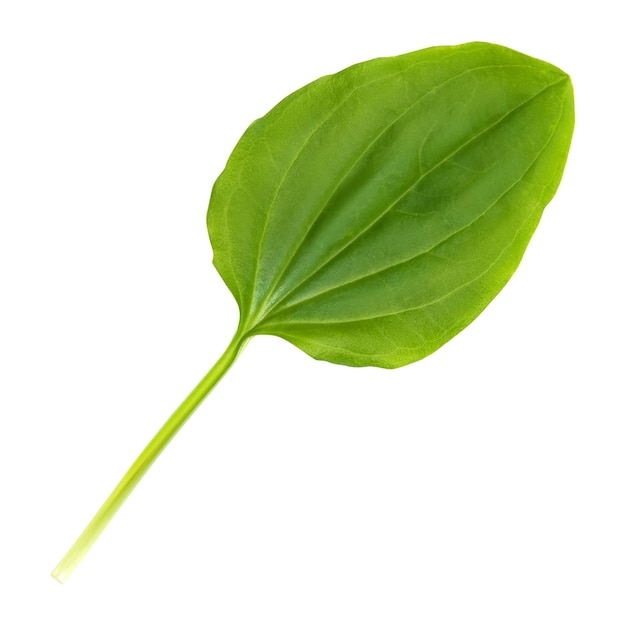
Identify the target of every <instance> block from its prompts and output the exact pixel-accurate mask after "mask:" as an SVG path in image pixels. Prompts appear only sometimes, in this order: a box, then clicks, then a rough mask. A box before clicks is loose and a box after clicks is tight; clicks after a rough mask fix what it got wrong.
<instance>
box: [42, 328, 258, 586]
mask: <svg viewBox="0 0 626 626" xmlns="http://www.w3.org/2000/svg"><path fill="white" fill-rule="evenodd" d="M247 341H248V337H247V336H246V334H245V332H244V331H243V330H242V327H241V326H240V327H239V329H238V330H237V332H236V333H235V336H234V337H233V339H232V341H231V342H230V344H229V345H228V347H227V348H226V350H225V351H224V354H222V356H221V357H220V358H219V359H218V360H217V362H216V363H215V365H214V366H213V367H212V368H211V369H210V370H209V372H208V374H207V375H206V376H205V377H204V378H203V379H202V380H201V381H200V382H199V383H198V384H197V385H196V387H195V388H194V389H193V391H192V392H191V393H190V394H189V395H188V396H187V397H186V398H185V400H183V402H182V403H181V405H180V406H179V407H178V408H177V409H176V410H175V411H174V413H173V414H172V415H171V417H170V418H169V419H168V420H167V421H166V422H165V424H163V426H162V427H161V429H160V430H159V432H158V433H157V434H156V435H155V436H154V437H153V439H152V440H151V441H150V443H149V444H148V445H147V446H146V447H145V449H144V450H143V452H142V453H141V454H140V455H139V456H138V457H137V459H136V461H135V462H134V463H133V464H132V466H131V467H130V469H129V470H128V471H127V472H126V474H124V477H123V478H122V480H120V482H119V483H118V484H117V486H116V487H115V489H114V490H113V491H112V492H111V495H110V496H109V497H108V498H107V500H106V501H105V503H104V504H103V505H102V506H101V507H100V509H99V510H98V512H97V513H96V514H95V515H94V517H93V519H92V520H91V521H90V522H89V524H88V525H87V527H86V528H85V530H84V531H83V533H82V534H81V535H80V537H79V538H78V539H77V540H76V542H75V543H74V545H73V546H72V547H71V548H70V549H69V551H68V552H67V554H66V555H65V556H64V557H63V559H62V560H61V562H60V563H59V564H58V565H57V566H56V568H55V569H54V571H53V572H52V576H53V578H55V579H56V580H57V581H59V582H60V583H64V582H65V581H66V580H67V579H68V578H69V576H70V575H71V573H72V572H73V571H74V569H75V568H76V567H77V566H78V564H79V563H80V562H81V561H82V559H83V557H84V556H85V555H86V554H87V552H89V549H90V548H91V546H92V545H93V544H94V543H95V541H96V540H97V539H98V537H99V536H100V534H101V533H102V531H103V530H104V529H105V528H106V527H107V524H108V523H109V522H110V521H111V520H112V519H113V517H114V515H115V513H117V511H118V509H119V508H120V507H121V506H122V504H123V503H124V501H125V500H126V498H128V496H129V495H130V494H131V493H132V491H133V489H134V488H135V487H136V486H137V485H138V484H139V481H140V480H141V479H142V478H143V476H144V474H145V473H146V472H147V471H148V469H149V468H150V466H151V465H152V464H153V463H154V461H155V460H156V459H157V457H158V456H159V454H161V452H162V451H163V450H164V448H165V447H166V446H167V444H168V443H169V442H170V441H171V440H172V439H173V438H174V435H175V434H176V433H177V432H178V431H179V430H180V428H181V427H182V426H183V424H184V423H185V422H186V421H187V420H188V419H189V417H190V416H191V414H192V413H193V412H194V411H195V410H196V409H197V408H198V406H200V404H201V403H202V401H203V400H204V399H205V398H206V397H207V395H208V394H209V392H210V391H211V390H212V389H213V387H215V385H216V384H217V383H218V382H219V381H220V380H221V378H222V377H223V376H224V374H226V372H227V371H228V370H229V368H230V367H231V365H232V364H233V363H234V362H235V359H236V358H237V356H238V355H239V353H240V352H241V350H242V349H243V347H244V346H245V344H246V343H247Z"/></svg>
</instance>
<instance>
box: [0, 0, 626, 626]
mask: <svg viewBox="0 0 626 626" xmlns="http://www.w3.org/2000/svg"><path fill="white" fill-rule="evenodd" d="M617 6H618V3H614V2H608V1H602V0H600V1H596V2H593V3H573V4H572V3H568V4H566V3H564V2H550V0H542V1H526V2H523V3H507V2H502V1H499V2H487V1H486V0H475V1H473V2H428V3H420V2H416V1H411V2H400V1H396V0H385V1H384V2H363V1H361V2H342V1H341V0H334V1H332V2H325V1H316V2H310V3H296V2H293V3H280V2H273V1H264V2H258V3H248V4H246V3H243V2H238V1H234V2H228V3H225V2H221V3H209V2H205V3H199V2H198V3H191V2H180V1H179V2H171V3H162V2H146V3H139V2H101V3H97V2H62V1H56V2H39V3H36V2H24V1H15V2H10V1H8V2H7V1H4V2H3V3H2V4H1V9H0V623H2V624H7V626H22V625H29V626H30V625H33V624H46V625H48V626H60V625H63V626H66V625H70V626H74V625H81V626H82V625H85V624H86V625H90V626H92V625H93V626H99V625H101V624H102V625H105V624H106V625H109V624H117V625H121V626H125V625H131V624H133V625H134V624H148V623H153V624H160V623H164V624H165V623H168V624H185V625H189V626H195V625H201V624H202V625H205V624H219V625H228V626H240V625H246V626H247V625H251V624H254V625H257V624H258V625H265V624H268V625H269V624H271V625H272V626H281V625H290V626H292V625H309V624H311V625H312V624H315V625H318V624H324V625H325V626H335V625H337V626H339V625H341V626H345V625H347V624H359V625H364V626H369V625H382V624H385V625H386V624H393V625H394V626H404V625H413V624H427V625H437V626H439V625H441V626H452V625H454V626H457V625H459V624H464V625H466V624H470V625H473V624H476V625H478V624H479V625H480V626H491V625H493V626H496V625H497V626H502V625H507V626H509V625H518V624H519V625H522V624H523V625H527V624H533V626H542V625H546V626H548V625H550V626H554V625H559V624H567V625H568V626H572V625H582V624H585V625H586V624H594V625H595V624H602V625H603V626H613V625H618V624H619V625H622V626H623V624H624V623H626V592H625V589H626V531H625V529H626V504H625V493H626V489H625V488H626V454H625V452H624V451H625V446H626V424H625V421H626V410H625V409H626V406H625V402H624V349H625V348H626V342H625V341H624V332H623V320H624V317H625V313H626V311H625V310H624V308H625V307H624V305H623V303H622V300H621V298H622V293H623V291H624V269H625V268H624V253H623V246H624V235H623V234H624V228H625V226H626V220H625V217H624V209H625V208H626V207H625V206H624V203H625V202H624V191H623V189H624V178H625V177H624V165H625V163H624V148H623V146H624V145H625V141H626V137H625V136H624V124H623V107H624V93H623V86H622V83H623V80H622V78H623V66H624V64H623V62H624V48H623V41H622V39H623V30H622V25H623V20H622V18H620V17H618V16H617V14H616V13H615V12H614V9H613V8H612V7H617ZM577 7H581V8H577ZM472 40H482V41H491V42H495V43H501V44H504V45H507V46H509V47H512V48H515V49H518V50H520V51H522V52H525V53H527V54H531V55H533V56H537V57H539V58H542V59H544V60H546V61H550V62H552V63H554V64H555V65H557V66H559V67H561V68H562V69H564V70H565V71H567V72H568V73H570V74H571V76H572V78H573V82H574V87H575V90H576V106H577V127H576V132H575V137H574V142H573V144H572V150H571V154H570V159H569V163H568V166H567V169H566V172H565V176H564V178H563V182H562V185H561V188H560V190H559V192H558V194H557V197H556V198H555V199H554V201H553V202H552V203H551V204H550V206H549V207H548V208H547V210H546V212H545V214H544V218H543V220H542V222H541V224H540V226H539V229H538V231H537V233H536V235H535V237H534V239H533V241H532V242H531V244H530V246H529V248H528V251H527V254H526V257H525V258H524V261H523V262H522V265H521V267H520V269H519V270H518V272H517V274H516V275H515V276H514V278H513V279H512V280H511V282H510V283H509V285H508V286H507V287H506V288H505V289H504V291H503V292H502V293H501V294H500V296H499V297H498V298H497V299H496V300H495V301H494V302H493V304H492V305H490V306H489V307H488V309H487V310H486V311H485V312H484V314H483V315H481V317H480V318H479V319H478V320H477V321H476V322H475V323H473V324H472V325H471V326H470V327H469V328H468V329H467V330H465V331H464V332H463V333H461V334H460V335H459V336H458V337H457V338H455V339H454V340H453V341H451V342H450V343H449V344H447V345H446V346H445V347H443V348H442V349H441V350H440V351H438V352H437V353H435V354H434V355H432V356H431V357H429V358H428V359H426V360H424V361H421V362H419V363H416V364H413V365H410V366H408V367H405V368H402V369H399V370H395V371H383V370H376V369H371V368H367V369H350V368H345V367H339V366H333V365H329V364H326V363H319V362H316V361H314V360H312V359H310V358H309V357H307V356H306V355H305V354H303V353H301V352H299V351H298V350H297V349H296V348H294V347H292V346H291V345H289V344H287V343H286V342H283V341H281V340H279V339H276V338H270V337H267V338H257V339H254V340H253V341H252V342H251V344H250V345H249V346H248V348H247V349H246V351H245V352H244V353H243V355H242V356H241V358H240V359H239V361H238V362H237V364H236V365H235V367H234V368H233V369H232V370H231V372H230V373H229V374H228V375H227V377H226V378H225V379H224V380H223V381H222V383H220V385H219V386H218V388H217V389H216V390H215V391H214V393H213V394H212V395H211V396H210V397H209V398H208V399H207V401H206V402H205V403H204V404H203V406H202V407H201V408H200V409H199V410H198V411H197V413H196V414H195V415H194V416H193V418H192V420H191V421H190V422H189V423H188V424H187V425H186V426H185V428H184V429H183V431H181V433H180V434H179V436H178V437H177V438H176V440H175V441H174V442H173V443H172V444H171V445H170V446H169V448H168V449H167V450H166V451H165V453H164V454H163V455H162V456H161V458H160V459H159V460H158V461H157V463H156V464H155V466H154V467H153V468H152V470H151V471H150V472H149V474H148V475H147V476H146V478H145V479H144V481H143V482H142V484H141V485H140V487H139V488H138V489H137V490H136V491H135V493H134V494H133V495H132V496H131V498H130V499H129V501H128V502H127V504H126V505H125V506H124V508H123V509H122V510H121V511H120V513H119V514H118V516H117V517H116V519H115V520H114V522H113V523H112V524H111V525H110V527H109V528H108V529H107V531H106V532H105V533H104V534H103V536H102V537H101V538H100V540H99V542H98V543H97V545H96V546H95V547H94V549H93V550H92V551H91V553H90V554H89V556H88V557H87V558H86V559H85V560H84V562H83V563H82V565H81V566H80V567H79V569H77V570H76V572H75V573H74V576H73V577H72V578H71V579H70V581H69V582H68V583H67V584H66V585H64V586H60V585H59V584H57V583H56V582H55V581H54V580H53V579H52V578H51V577H50V575H49V573H50V571H51V570H52V568H53V567H54V565H55V564H56V563H57V561H58V560H59V559H60V558H61V556H62V555H63V554H64V552H65V551H66V550H67V548H69V546H70V545H71V543H72V542H73V540H74V539H75V538H76V536H77V535H78V534H79V532H80V531H81V530H82V528H83V527H84V525H85V524H86V523H87V521H88V520H89V519H90V518H91V516H92V514H93V513H94V512H95V510H96V509H97V508H98V507H99V505H100V504H101V503H102V501H103V500H104V498H105V497H106V496H107V495H108V493H109V491H110V490H111V489H112V487H113V486H114V484H115V483H116V482H117V480H118V479H119V478H120V477H121V475H122V474H123V472H124V471H125V470H126V469H127V467H128V466H129V464H130V463H131V462H132V460H133V459H134V458H135V457H136V455H137V454H138V453H139V452H140V451H141V449H142V448H143V446H144V445H145V444H146V443H147V441H148V440H149V439H150V437H151V436H152V435H153V434H154V432H155V431H156V430H157V429H158V428H159V427H160V425H161V424H162V422H163V421H164V420H165V419H166V418H167V417H168V415H169V413H170V412H171V411H172V410H173V409H174V408H175V407H176V406H177V405H178V403H179V402H180V401H181V400H182V399H183V398H184V397H185V395H186V394H187V393H188V391H189V390H190V389H191V388H192V387H193V386H194V385H195V383H196V382H197V381H198V380H199V379H200V378H201V377H202V376H203V375H204V373H205V372H206V371H207V370H208V368H209V367H210V366H211V364H212V363H213V362H214V360H215V359H216V358H217V357H218V356H219V354H220V353H221V351H222V349H223V348H224V347H225V346H226V344H227V343H228V341H229V339H230V336H231V334H232V333H233V332H234V330H235V327H236V323H237V310H236V306H235V303H234V300H233V298H232V297H231V295H230V294H229V293H228V291H227V289H226V288H225V286H224V285H223V283H222V282H221V280H220V278H219V276H218V275H217V272H216V271H215V270H214V268H213V267H212V265H211V250H210V246H209V242H208V238H207V235H206V230H205V223H204V220H205V211H206V205H207V203H208V199H209V194H210V190H211V186H212V183H213V181H214V179H215V178H216V176H217V175H218V174H219V172H220V171H221V169H222V168H223V166H224V163H225V161H226V158H227V157H228V155H229V153H230V151H231V150H232V148H233V147H234V145H235V143H236V141H237V139H238V138H239V136H240V135H241V133H242V132H243V131H244V129H245V128H246V127H247V125H248V124H249V123H250V122H251V121H252V120H253V119H255V118H256V117H259V116H260V115H262V114H264V113H265V112H266V111H267V110H268V109H269V108H270V107H271V106H273V105H274V104H275V103H276V102H277V101H278V100H280V99H281V98H282V97H283V96H285V95H286V94H288V93H289V92H291V91H293V90H294V89H296V88H298V87H300V86H301V85H303V84H305V83H307V82H309V81H311V80H313V79H315V78H317V77H318V76H321V75H323V74H327V73H331V72H335V71H338V70H340V69H342V68H344V67H346V66H348V65H351V64H352V63H355V62H358V61H363V60H366V59H369V58H372V57H377V56H385V55H393V54H400V53H403V52H408V51H411V50H415V49H419V48H424V47H427V46H431V45H440V44H455V43H463V42H465V41H472Z"/></svg>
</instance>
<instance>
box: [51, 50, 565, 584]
mask: <svg viewBox="0 0 626 626" xmlns="http://www.w3.org/2000/svg"><path fill="white" fill-rule="evenodd" d="M573 127H574V101H573V94H572V85H571V82H570V80H569V77H568V76H567V75H566V74H564V73H563V72H562V71H561V70H559V69H557V68H556V67H554V66H552V65H549V64H548V63H544V62H543V61H538V60H537V59H533V58H531V57H528V56H525V55H523V54H520V53H519V52H515V51H513V50H509V49H507V48H503V47H501V46H495V45H492V44H486V43H472V44H466V45H462V46H454V47H446V48H430V49H428V50H421V51H419V52H413V53H411V54H406V55H403V56H398V57H392V58H386V59H375V60H373V61H368V62H366V63H361V64H360V65H355V66H353V67H350V68H348V69H346V70H344V71H343V72H339V73H338V74H335V75H334V76H326V77H324V78H320V79H319V80H317V81H315V82H313V83H311V84H310V85H307V86H306V87H304V88H302V89H300V90H299V91H296V92H295V93H294V94H292V95H290V96H289V97H287V98H285V100H283V101H282V102H280V103H279V104H278V105H277V106H276V107H275V108H274V109H272V110H271V111H270V112H269V113H268V114H267V115H266V116H265V117H263V118H261V119H260V120H257V121H256V122H255V123H254V124H252V126H250V128H249V129H248V130H247V131H246V132H245V134H244V135H243V137H242V138H241V140H240V141H239V143H238V144H237V146H236V148H235V150H234V152H233V153H232V155H231V157H230V159H229V161H228V163H227V165H226V169H225V170H224V172H223V173H222V174H221V176H220V177H219V179H218V180H217V181H216V183H215V187H214V189H213V194H212V196H211V202H210V205H209V211H208V215H207V221H208V227H209V235H210V237H211V241H212V242H213V249H214V253H215V257H214V262H215V266H216V267H217V269H218V271H219V272H220V274H221V276H222V277H223V279H224V281H225V282H226V284H227V285H228V287H229V288H230V290H231V291H232V293H233V295H234V296H235V298H236V299H237V302H238V304H239V308H240V313H241V319H240V322H239V327H238V329H237V332H236V333H235V336H234V337H233V339H232V341H231V343H230V344H229V346H228V347H227V348H226V350H225V352H224V354H223V355H222V356H221V357H220V359H219V360H218V361H217V362H216V363H215V365H214V366H213V367H212V368H211V370H209V372H208V373H207V374H206V376H205V377H204V378H203V379H202V380H201V381H200V382H199V383H198V384H197V385H196V387H195V388H194V389H193V390H192V391H191V393H190V394H189V396H188V397H187V398H186V399H185V400H183V402H182V403H181V405H180V406H179V407H178V408H177V409H176V410H175V411H174V413H173V414H172V415H171V417H170V418H169V419H168V420H167V422H165V424H164V425H163V427H162V428H161V429H160V430H159V431H158V432H157V434H156V435H155V437H154V438H153V439H152V440H151V441H150V442H149V443H148V445H147V446H146V448H145V449H144V450H143V452H142V453H141V454H140V455H139V457H138V458H137V459H136V460H135V462H134V463H133V465H132V466H131V467H130V469H129V470H128V471H127V472H126V474H125V475H124V476H123V477H122V479H121V480H120V482H119V483H118V485H117V486H116V488H115V489H114V490H113V492H112V493H111V495H110V496H109V498H108V499H107V500H106V501H105V502H104V504H103V505H102V507H101V508H100V509H99V510H98V511H97V513H96V514H95V516H94V517H93V519H92V520H91V522H90V523H89V524H88V525H87V527H86V528H85V530H84V531H83V533H82V534H81V535H80V536H79V537H78V539H77V540H76V542H75V543H74V545H73V546H72V547H71V548H70V550H69V551H68V552H67V554H66V555H65V556H64V557H63V559H62V560H61V562H60V563H59V564H58V566H57V567H56V568H55V570H54V572H53V576H54V577H55V578H56V579H57V580H59V581H60V582H63V581H65V580H67V578H68V577H69V576H70V574H71V573H72V571H73V570H74V569H75V568H76V566H77V565H78V564H79V563H80V561H81V559H82V558H83V557H84V555H85V554H87V552H88V551H89V549H90V548H91V546H92V545H93V544H94V542H95V541H96V540H97V538H98V537H99V536H100V534H101V533H102V532H103V530H104V529H105V528H106V526H107V524H108V523H109V521H110V520H111V519H112V518H113V516H114V515H115V513H116V511H117V510H118V509H119V508H120V506H122V504H123V502H124V501H125V500H126V498H127V497H128V496H129V495H130V493H131V492H132V491H133V489H134V488H135V487H136V485H137V484H138V483H139V481H140V480H141V478H142V476H143V475H144V474H145V473H146V472H147V471H148V469H149V468H150V466H151V465H152V463H154V461H155V460H156V458H157V457H158V456H159V454H160V453H161V452H162V451H163V449H164V448H165V447H166V446H167V444H168V443H169V442H170V441H171V440H172V438H173V437H174V436H175V434H176V433H177V432H178V430H179V429H180V428H181V427H182V425H183V424H184V423H185V422H186V421H187V420H188V419H189V417H190V416H191V414H192V413H193V412H194V411H195V410H196V408H197V407H198V406H199V405H200V403H201V402H202V401H203V400H204V398H205V397H206V396H207V395H208V394H209V393H210V392H211V390H212V389H213V388H214V387H215V385H216V384H217V383H218V382H219V381H220V380H221V378H222V377H223V376H224V374H225V373H226V372H227V371H228V369H229V368H230V367H231V365H232V364H233V363H234V361H235V359H236V358H237V356H238V355H239V353H240V352H241V350H242V349H243V346H244V345H245V344H246V342H247V340H248V339H249V338H250V337H252V336H253V335H259V334H271V335H277V336H279V337H283V338H285V339H287V340H289V341H291V342H292V343H293V344H295V345H296V346H298V347H300V348H302V349H303V350H304V351H305V352H307V353H309V354H310V355H311V356H313V357H315V358H318V359H326V360H328V361H333V362H335V363H343V364H346V365H377V366H380V367H399V366H401V365H405V364H407V363H411V362H412V361H416V360H417V359H421V358H423V357H424V356H426V355H428V354H430V353H431V352H433V351H434V350H436V349H437V348H439V347H440V346H441V345H442V344H444V343H445V342H446V341H448V340H449V339H450V338H451V337H453V336H454V335H455V334H456V333H458V332H459V331H460V330H462V329H463V328H464V327H465V326H467V324H469V323H470V322H471V321H472V320H473V319H474V318H475V317H476V316H477V315H478V314H479V313H480V312H481V311H482V310H483V309H484V307H485V306H486V305H487V304H488V303H489V302H490V301H491V300H492V298H493V297H494V296H495V295H496V294H497V293H498V292H499V291H500V289H502V287H503V286H504V284H505V283H506V282H507V280H508V279H509V278H510V277H511V275H512V274H513V272H514V271H515V268H516V267H517V265H518V263H519V262H520V260H521V258H522V255H523V253H524V250H525V249H526V246H527V244H528V241H529V239H530V237H531V235H532V233H533V232H534V230H535V227H536V226H537V223H538V221H539V218H540V217H541V213H542V211H543V209H544V207H545V206H546V204H547V203H548V202H549V201H550V199H551V198H552V196H553V195H554V193H555V191H556V188H557V186H558V184H559V181H560V179H561V175H562V173H563V168H564V166H565V160H566V158H567V152H568V150H569V144H570V141H571V136H572V130H573Z"/></svg>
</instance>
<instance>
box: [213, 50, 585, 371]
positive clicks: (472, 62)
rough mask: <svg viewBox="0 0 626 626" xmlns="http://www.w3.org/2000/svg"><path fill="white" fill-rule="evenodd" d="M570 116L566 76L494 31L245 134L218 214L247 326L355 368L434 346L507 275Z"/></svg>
mask: <svg viewBox="0 0 626 626" xmlns="http://www.w3.org/2000/svg"><path fill="white" fill-rule="evenodd" d="M573 126H574V108H573V93H572V86H571V82H570V79H569V76H567V74H565V73H563V72H562V71H561V70H559V69H558V68H556V67H554V66H552V65H550V64H548V63H545V62H543V61H539V60H537V59H534V58H531V57H528V56H526V55H523V54H520V53H518V52H515V51H513V50H510V49H508V48H504V47H501V46H497V45H493V44H486V43H470V44H465V45H460V46H452V47H436V48H429V49H426V50H420V51H418V52H413V53H410V54H405V55H402V56H397V57H390V58H382V59H374V60H372V61H367V62H365V63H361V64H359V65H354V66H352V67H349V68H348V69H346V70H344V71H342V72H339V73H338V74H335V75H332V76H325V77H323V78H320V79H319V80H316V81H315V82H313V83H311V84H309V85H307V86H306V87H303V88H302V89H300V90H299V91H296V92H295V93H293V94H291V95H290V96H288V97H287V98H285V99H284V100H283V101H282V102H280V103H279V104H278V105H277V106H276V107H275V108H273V109H272V110H271V111H270V112H269V113H268V114H267V115H265V116H264V117H263V118H261V119H259V120H257V121H256V122H254V123H253V124H252V125H251V126H250V127H249V128H248V130H247V131H246V132H245V134H244V135H243V137H242V138H241V140H240V141H239V143H238V144H237V146H236V147H235V150H234V151H233V153H232V155H231V157H230V159H229V161H228V163H227V165H226V168H225V170H224V172H223V173H222V174H221V175H220V177H219V178H218V180H217V181H216V183H215V186H214V189H213V193H212V196H211V202H210V205H209V210H208V214H207V221H208V227H209V235H210V238H211V242H212V245H213V250H214V264H215V266H216V267H217V269H218V271H219V273H220V275H221V276H222V278H223V279H224V281H225V282H226V284H227V285H228V287H229V288H230V290H231V292H232V293H233V295H234V296H235V298H236V299H237V302H238V304H239V308H240V312H241V324H242V327H243V328H244V330H245V332H246V333H247V334H248V335H255V334H272V335H277V336H280V337H283V338H285V339H287V340H289V341H290V342H292V343H293V344H295V345H296V346H298V347H299V348H301V349H303V350H304V351H305V352H307V353H308V354H310V355H311V356H313V357H315V358H318V359H325V360H327V361H332V362H335V363H342V364H346V365H376V366H381V367H398V366H401V365H405V364H407V363H411V362H413V361H416V360H417V359H420V358H422V357H424V356H426V355H428V354H430V353H431V352H433V351H434V350H436V349H437V348H439V347H440V346H441V345H442V344H444V343H445V342H446V341H448V340H449V339H450V338H452V337H453V336H454V335H455V334H456V333H458V332H459V331H460V330H462V329H463V328H464V327H465V326H467V324H469V323H470V322H471V321H472V320H473V319H474V318H475V317H476V316H477V315H478V314H479V313H480V312H481V311H482V310H483V309H484V307H485V306H486V305H487V304H488V303H489V302H490V301H491V300H492V299H493V298H494V296H495V295H496V294H497V293H498V292H499V291H500V289H502V287H503V286H504V284H505V283H506V282H507V281H508V279H509V278H510V277H511V275H512V274H513V272H514V270H515V269H516V267H517V265H518V263H519V262H520V260H521V257H522V254H523V253H524V250H525V248H526V246H527V244H528V241H529V239H530V237H531V235H532V233H533V231H534V230H535V227H536V226H537V223H538V221H539V218H540V217H541V214H542V211H543V208H544V207H545V206H546V204H547V203H548V202H549V201H550V199H551V198H552V196H553V195H554V193H555V191H556V189H557V186H558V184H559V182H560V179H561V175H562V172H563V168H564V166H565V161H566V158H567V153H568V149H569V144H570V141H571V136H572V131H573Z"/></svg>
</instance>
